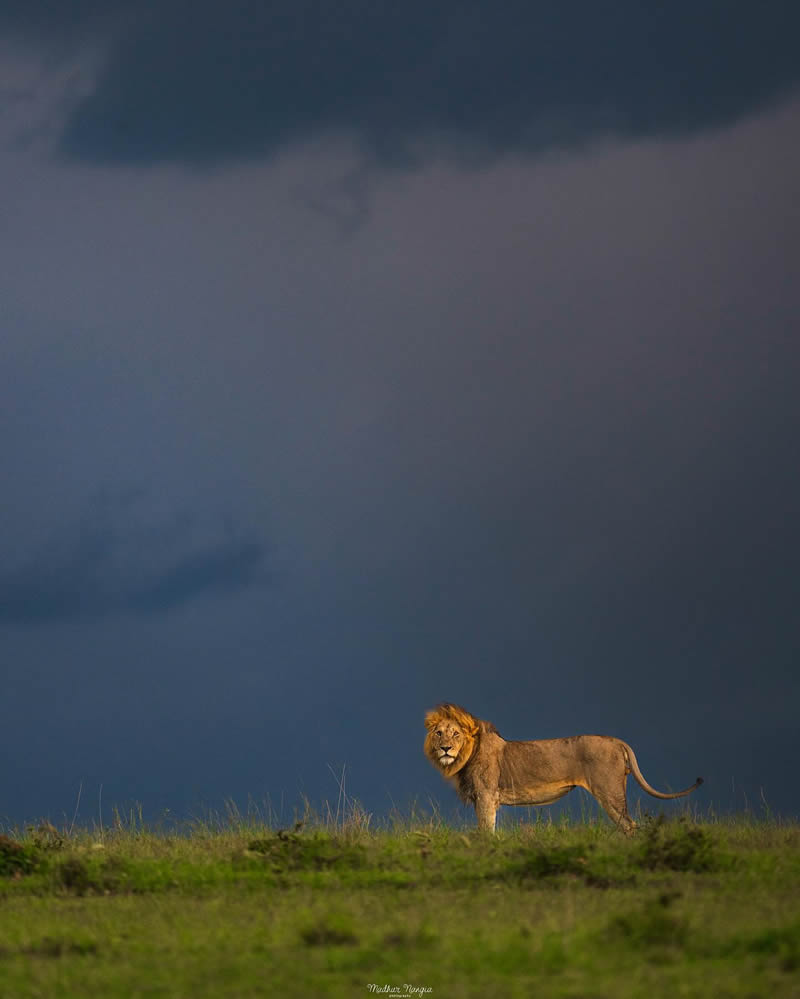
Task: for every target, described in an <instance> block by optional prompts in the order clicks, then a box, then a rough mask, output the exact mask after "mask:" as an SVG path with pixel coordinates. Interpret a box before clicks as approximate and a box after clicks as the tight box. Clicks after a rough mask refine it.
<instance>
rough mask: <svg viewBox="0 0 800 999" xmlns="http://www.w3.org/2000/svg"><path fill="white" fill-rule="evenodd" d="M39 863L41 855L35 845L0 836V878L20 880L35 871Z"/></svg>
mask: <svg viewBox="0 0 800 999" xmlns="http://www.w3.org/2000/svg"><path fill="white" fill-rule="evenodd" d="M41 861H42V857H41V853H40V851H39V849H38V848H37V847H36V846H35V845H33V844H23V843H18V842H17V841H16V840H14V839H11V838H10V837H8V836H0V876H2V877H10V878H20V877H22V875H23V874H30V873H31V872H32V871H34V870H36V868H37V867H38V866H39V864H40V863H41Z"/></svg>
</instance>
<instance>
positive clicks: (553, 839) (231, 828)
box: [0, 810, 800, 999]
mask: <svg viewBox="0 0 800 999" xmlns="http://www.w3.org/2000/svg"><path fill="white" fill-rule="evenodd" d="M328 818H329V821H328V822H327V823H324V822H323V823H313V822H311V823H308V822H307V823H306V824H298V826H297V827H296V828H291V829H288V830H277V829H275V828H271V827H269V826H268V825H266V824H264V823H261V822H258V821H252V820H247V819H243V818H242V817H241V816H238V815H234V816H231V817H230V818H229V820H228V821H224V822H206V823H195V824H193V825H192V826H190V827H188V828H183V829H180V830H178V829H174V830H172V831H164V830H161V831H159V832H153V831H149V830H148V829H147V828H145V827H143V826H142V825H141V823H140V822H138V821H136V820H135V817H134V818H133V819H132V820H131V821H128V822H127V823H122V822H120V821H119V817H118V819H117V822H116V824H115V827H114V828H112V829H111V830H100V829H94V830H78V831H74V830H73V831H72V832H71V833H70V834H68V833H67V832H66V831H58V830H56V829H54V828H53V827H52V826H49V825H45V826H42V827H41V828H39V829H30V830H26V831H24V832H17V833H16V834H15V835H11V836H6V837H0V996H3V997H4V999H6V997H7V999H25V997H34V996H36V997H46V999H51V997H53V999H55V997H61V996H64V997H66V996H75V997H86V996H102V997H115V996H119V997H122V996H124V997H132V996H148V997H151V996H170V997H191V999H200V997H215V999H218V997H228V996H234V997H246V996H287V997H293V996H298V997H300V996H302V997H313V996H317V995H319V996H358V995H365V996H368V995H369V994H370V992H369V991H368V989H367V986H368V985H369V984H374V985H377V986H384V985H389V986H396V987H397V988H398V989H399V990H400V992H399V994H401V995H414V994H417V995H432V996H434V997H436V996H439V997H451V996H456V997H460V996H482V997H487V996H503V997H505V996H511V997H514V996H531V995H536V996H547V997H551V996H552V997H559V996H564V997H566V996H573V997H576V999H577V997H583V999H587V997H598V999H599V997H614V999H627V997H635V996H642V997H647V999H657V997H660V996H664V997H666V996H669V997H670V999H672V997H674V996H690V997H691V996H713V997H732V999H733V997H739V996H741V997H743V999H744V997H753V996H770V997H776V999H780V997H783V996H786V997H790V996H797V995H798V994H800V985H799V983H800V907H798V904H797V899H798V898H800V826H798V825H797V824H796V823H781V822H777V821H765V822H758V821H753V820H752V819H751V818H749V817H745V818H743V819H735V818H732V819H727V820H722V819H718V820H715V821H710V822H709V821H706V822H703V821H696V820H693V819H689V818H683V819H680V820H674V821H669V822H666V821H663V820H650V821H648V822H645V823H643V826H642V828H641V829H640V831H639V833H638V834H637V836H636V837H635V838H634V839H632V840H626V839H625V838H624V837H622V836H621V835H620V834H619V833H618V832H616V831H615V830H614V829H613V828H612V827H611V826H610V825H609V824H607V823H603V822H592V821H586V822H583V823H574V824H569V823H562V824H552V823H548V822H546V821H539V822H534V823H533V824H531V825H528V826H525V825H520V826H518V827H514V828H508V829H505V830H503V831H501V832H500V833H499V834H498V835H497V836H494V837H492V836H486V835H481V834H479V833H477V832H476V831H474V830H473V829H471V828H464V829H461V828H455V827H452V826H448V825H446V824H444V823H443V822H441V821H440V820H438V819H437V818H434V819H429V820H428V821H426V822H422V821H407V822H405V823H397V822H396V823H394V824H390V825H387V827H386V828H383V829H377V830H373V829H371V828H370V823H369V821H368V817H367V816H365V815H364V814H363V813H360V812H358V811H357V810H356V811H354V812H351V813H350V814H349V815H348V816H347V817H346V818H343V817H341V816H339V815H337V816H336V817H335V821H330V820H331V819H333V816H328ZM406 985H410V986H414V987H416V988H427V989H430V990H432V991H430V992H417V993H414V992H411V991H408V990H406V988H405V986H406ZM376 994H380V993H376ZM384 994H386V993H384Z"/></svg>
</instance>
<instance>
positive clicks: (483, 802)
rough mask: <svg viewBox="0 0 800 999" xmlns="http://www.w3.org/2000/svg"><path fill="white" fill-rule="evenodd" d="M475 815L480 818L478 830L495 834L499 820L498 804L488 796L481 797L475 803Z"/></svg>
mask: <svg viewBox="0 0 800 999" xmlns="http://www.w3.org/2000/svg"><path fill="white" fill-rule="evenodd" d="M475 814H476V815H477V816H478V828H479V829H482V830H484V831H485V832H494V825H495V819H496V818H497V802H496V801H495V800H494V798H493V797H490V796H489V795H488V794H485V795H479V796H478V798H477V800H476V802H475Z"/></svg>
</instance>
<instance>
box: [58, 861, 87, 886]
mask: <svg viewBox="0 0 800 999" xmlns="http://www.w3.org/2000/svg"><path fill="white" fill-rule="evenodd" d="M58 876H59V880H60V881H61V884H62V885H63V886H64V887H65V888H66V889H67V891H71V892H74V894H76V895H85V894H86V892H87V891H88V890H89V889H90V888H93V887H95V884H94V882H93V880H92V878H91V876H90V874H89V868H88V867H87V866H86V864H85V863H84V861H83V860H81V858H80V857H69V858H68V859H67V860H65V861H64V863H63V864H61V866H60V867H59V869H58Z"/></svg>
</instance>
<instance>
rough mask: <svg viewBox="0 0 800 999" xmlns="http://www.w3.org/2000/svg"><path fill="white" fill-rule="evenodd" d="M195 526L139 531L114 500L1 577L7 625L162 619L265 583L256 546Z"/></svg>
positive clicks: (0, 620) (1, 620)
mask: <svg viewBox="0 0 800 999" xmlns="http://www.w3.org/2000/svg"><path fill="white" fill-rule="evenodd" d="M194 534H196V531H193V530H192V529H191V525H190V520H189V519H187V518H185V517H182V518H178V519H177V520H176V519H173V520H172V521H170V522H165V523H161V524H158V523H156V524H152V523H151V524H149V525H142V524H140V525H138V526H137V525H136V524H135V522H132V518H131V510H130V504H129V503H125V504H123V505H122V506H120V505H119V504H118V503H117V502H112V503H110V504H109V502H108V501H107V500H104V501H102V502H97V503H95V504H94V508H93V509H92V511H91V513H90V515H89V516H87V517H86V518H85V519H84V520H83V521H82V522H80V523H78V524H75V525H73V526H71V527H67V528H62V530H61V532H60V534H59V535H57V536H56V537H55V538H53V539H52V541H51V543H50V544H49V545H48V546H47V547H46V548H45V549H44V550H42V551H41V553H40V554H39V555H38V556H37V557H35V558H34V559H32V560H30V561H28V562H26V563H24V564H23V565H21V566H19V567H17V568H14V569H9V568H8V567H7V566H6V567H4V569H3V570H2V571H0V627H1V626H2V625H4V624H6V625H8V624H24V625H30V626H35V625H41V624H46V623H48V622H51V621H68V620H74V619H91V618H98V617H105V616H107V615H109V614H116V613H138V614H163V613H166V612H168V611H171V610H174V609H175V608H177V607H180V606H182V605H184V604H187V603H189V602H191V601H193V600H196V599H197V598H199V597H202V596H204V595H207V594H209V593H211V594H219V593H225V592H227V593H235V592H236V591H239V590H244V589H247V588H249V587H251V586H254V585H257V584H258V583H259V582H262V583H263V581H264V547H263V545H262V544H261V543H260V542H259V541H256V540H250V539H241V538H240V539H237V538H223V539H208V538H207V537H206V538H204V539H200V540H199V541H198V539H197V538H196V537H193V535H194Z"/></svg>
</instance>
